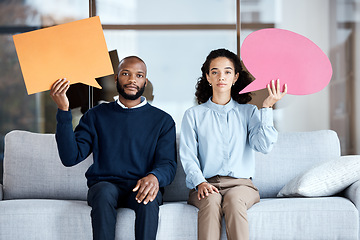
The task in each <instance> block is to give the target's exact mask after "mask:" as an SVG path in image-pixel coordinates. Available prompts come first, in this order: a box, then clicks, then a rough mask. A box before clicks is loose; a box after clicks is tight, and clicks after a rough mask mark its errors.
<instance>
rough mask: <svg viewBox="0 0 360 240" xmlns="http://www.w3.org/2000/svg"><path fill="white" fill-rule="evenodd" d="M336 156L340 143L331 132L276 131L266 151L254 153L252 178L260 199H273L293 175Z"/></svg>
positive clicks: (337, 155)
mask: <svg viewBox="0 0 360 240" xmlns="http://www.w3.org/2000/svg"><path fill="white" fill-rule="evenodd" d="M339 156H340V143H339V138H338V136H337V134H336V133H335V132H334V131H331V130H321V131H313V132H294V133H279V137H278V141H277V143H276V144H275V145H274V148H273V150H272V151H271V152H270V153H269V154H262V153H256V155H255V159H256V171H255V176H254V178H253V181H254V184H255V186H256V187H257V188H258V189H259V191H260V197H261V198H268V197H271V198H274V197H276V195H277V194H278V192H279V191H280V189H281V188H282V187H283V186H285V185H286V184H287V183H288V182H289V181H290V180H291V179H293V178H294V177H296V176H298V175H299V174H301V173H302V172H304V171H306V170H308V169H310V168H312V167H313V166H314V165H317V164H320V163H323V162H327V161H329V160H332V159H335V158H338V157H339Z"/></svg>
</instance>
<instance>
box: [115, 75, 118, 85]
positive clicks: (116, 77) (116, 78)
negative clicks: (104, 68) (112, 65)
mask: <svg viewBox="0 0 360 240" xmlns="http://www.w3.org/2000/svg"><path fill="white" fill-rule="evenodd" d="M114 79H115V83H116V82H117V80H118V75H117V74H116V73H115V74H114Z"/></svg>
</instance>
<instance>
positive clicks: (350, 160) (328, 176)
mask: <svg viewBox="0 0 360 240" xmlns="http://www.w3.org/2000/svg"><path fill="white" fill-rule="evenodd" d="M359 179H360V158H359V156H344V157H340V158H338V159H335V160H332V161H329V162H325V163H322V164H320V165H318V166H315V167H313V168H311V169H310V170H308V171H306V172H304V173H303V174H300V175H299V176H297V177H295V178H293V179H292V180H291V181H290V182H289V183H288V184H286V185H285V186H284V187H283V188H282V189H281V190H280V192H279V193H278V197H299V196H300V197H322V196H331V195H334V194H337V193H339V192H341V191H342V190H344V189H345V188H347V187H348V186H350V185H351V184H352V183H354V182H355V181H357V180H359Z"/></svg>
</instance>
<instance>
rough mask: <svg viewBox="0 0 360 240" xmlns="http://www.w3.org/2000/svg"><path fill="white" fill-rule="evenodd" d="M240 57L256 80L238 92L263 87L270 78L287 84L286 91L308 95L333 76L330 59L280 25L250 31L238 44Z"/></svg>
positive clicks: (326, 83)
mask: <svg viewBox="0 0 360 240" xmlns="http://www.w3.org/2000/svg"><path fill="white" fill-rule="evenodd" d="M241 58H242V60H243V63H244V65H245V67H246V68H247V70H248V71H249V72H250V73H251V74H252V75H253V76H254V77H255V80H254V81H253V82H252V83H250V84H249V85H248V86H247V87H245V88H244V89H243V90H242V91H240V94H242V93H247V92H252V91H256V90H260V89H264V88H266V86H267V84H269V83H270V81H271V80H276V79H280V82H281V84H284V83H286V84H287V86H288V94H293V95H307V94H312V93H316V92H318V91H320V90H322V89H323V88H324V87H325V86H326V85H328V83H329V82H330V80H331V76H332V67H331V63H330V60H329V59H328V57H327V56H326V55H325V53H324V52H323V51H322V50H321V49H320V48H319V47H318V46H317V45H316V44H315V43H313V42H312V41H311V40H309V39H308V38H306V37H304V36H302V35H300V34H297V33H294V32H291V31H288V30H283V29H276V28H271V29H270V28H269V29H262V30H258V31H255V32H253V33H251V34H250V35H249V36H248V37H247V38H246V39H245V40H244V42H243V44H242V46H241Z"/></svg>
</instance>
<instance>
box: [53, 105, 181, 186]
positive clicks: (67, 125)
mask: <svg viewBox="0 0 360 240" xmlns="http://www.w3.org/2000/svg"><path fill="white" fill-rule="evenodd" d="M56 118H57V129H56V135H55V137H56V142H57V146H58V151H59V155H60V158H61V161H62V163H63V164H64V165H65V166H73V165H76V164H77V163H79V162H81V161H82V160H84V159H85V158H86V157H87V156H89V155H90V153H93V158H94V163H93V164H92V165H91V166H90V167H89V169H88V170H87V172H86V174H85V175H86V177H87V180H88V186H89V187H90V186H92V185H93V184H95V183H97V182H99V181H113V182H116V181H124V180H125V181H127V180H134V181H137V180H139V179H140V178H143V177H145V176H146V175H148V174H150V173H152V174H154V175H155V176H156V177H157V179H158V181H159V185H160V187H164V186H166V185H168V184H170V183H171V182H172V180H173V179H174V176H175V172H176V143H175V141H176V140H175V123H174V121H173V119H172V118H171V116H170V115H169V114H167V113H165V112H164V111H162V110H160V109H158V108H155V107H153V106H151V105H150V104H149V103H147V104H146V105H144V106H142V107H139V108H134V109H131V108H130V109H124V108H122V107H120V106H119V104H117V103H116V102H111V103H103V104H101V105H98V106H96V107H94V108H92V109H90V110H89V111H87V112H86V113H85V114H84V115H83V116H82V118H81V120H80V123H79V125H78V126H77V127H76V129H75V131H73V128H72V116H71V112H70V111H62V110H58V113H57V116H56Z"/></svg>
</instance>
